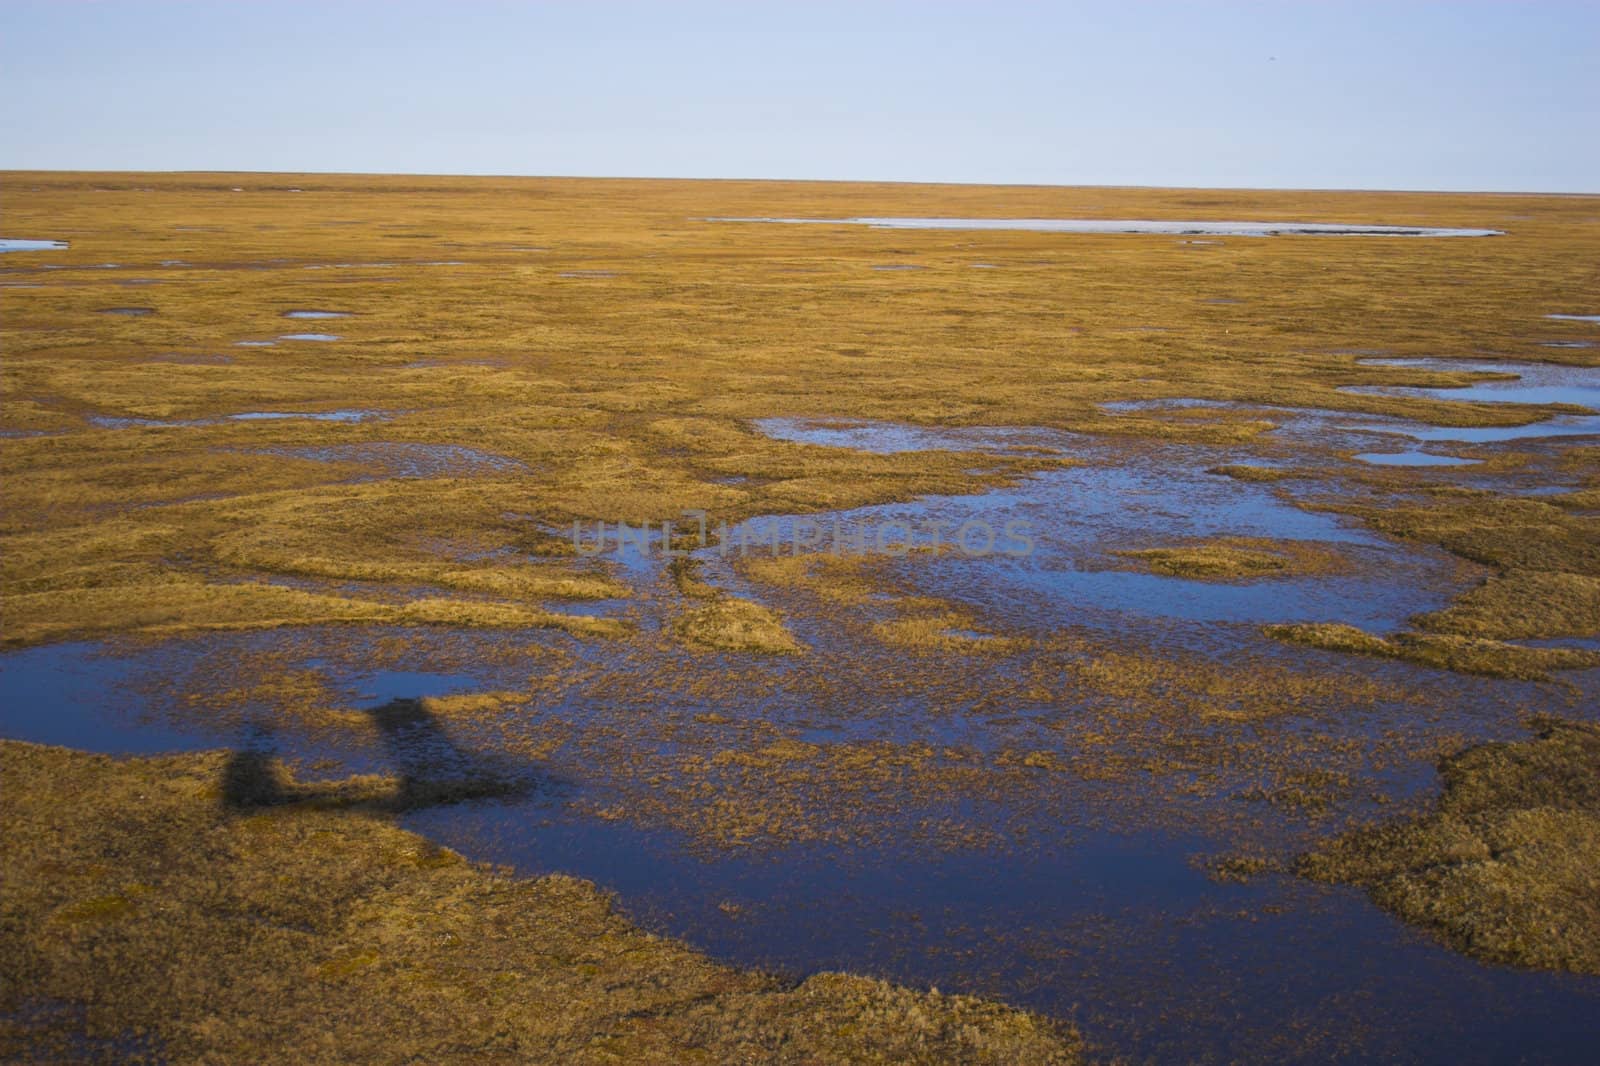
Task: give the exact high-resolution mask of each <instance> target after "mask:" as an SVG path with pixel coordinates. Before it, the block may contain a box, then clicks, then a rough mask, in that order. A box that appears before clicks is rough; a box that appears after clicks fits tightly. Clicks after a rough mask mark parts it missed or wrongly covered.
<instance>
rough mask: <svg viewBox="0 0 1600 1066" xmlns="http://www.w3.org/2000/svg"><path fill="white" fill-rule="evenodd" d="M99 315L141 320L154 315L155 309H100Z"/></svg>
mask: <svg viewBox="0 0 1600 1066" xmlns="http://www.w3.org/2000/svg"><path fill="white" fill-rule="evenodd" d="M99 313H100V314H102V315H127V316H128V317H130V318H142V317H143V316H145V315H153V314H155V313H156V309H155V308H154V307H102V308H100V309H99Z"/></svg>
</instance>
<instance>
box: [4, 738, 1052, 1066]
mask: <svg viewBox="0 0 1600 1066" xmlns="http://www.w3.org/2000/svg"><path fill="white" fill-rule="evenodd" d="M227 763H228V760H227V758H226V757H225V756H224V755H220V754H207V755H196V756H183V757H169V758H162V759H149V760H130V761H125V762H117V761H113V760H110V759H106V758H103V757H98V756H90V755H82V754H77V753H73V752H68V751H65V750H62V749H56V748H42V747H36V746H32V745H24V744H16V743H11V742H6V743H3V744H0V771H3V774H4V778H5V780H6V783H7V802H6V804H5V807H4V811H3V815H0V839H3V841H4V848H5V853H6V857H7V858H6V863H7V870H6V874H7V876H6V893H5V897H4V901H3V903H0V1001H3V1006H4V1008H5V1009H6V1010H7V1012H8V1019H9V1020H8V1021H7V1022H6V1023H5V1027H4V1028H0V1054H5V1055H7V1056H9V1055H11V1054H13V1053H17V1052H20V1051H22V1050H24V1049H29V1050H30V1053H41V1052H43V1051H45V1050H46V1049H49V1048H52V1047H53V1048H55V1049H57V1050H58V1051H59V1053H60V1054H61V1055H62V1056H72V1057H77V1056H78V1055H81V1054H83V1053H84V1051H85V1049H86V1048H93V1047H95V1046H97V1042H104V1043H103V1044H99V1045H98V1046H116V1043H117V1042H118V1041H120V1042H121V1043H122V1045H123V1047H124V1051H123V1053H122V1060H123V1061H127V1060H129V1059H133V1060H137V1059H139V1058H140V1057H141V1056H140V1055H139V1054H138V1049H139V1048H141V1047H144V1048H148V1049H149V1050H150V1054H149V1055H148V1056H145V1057H148V1058H149V1059H151V1060H156V1059H159V1060H160V1061H171V1062H203V1061H225V1060H231V1061H239V1060H245V1059H248V1060H250V1061H252V1062H294V1063H301V1062H335V1061H340V1062H348V1061H350V1060H351V1059H352V1058H359V1059H361V1060H363V1061H369V1062H415V1061H418V1060H420V1059H425V1060H427V1061H430V1062H484V1061H518V1062H560V1063H567V1062H618V1061H631V1062H644V1061H653V1062H669V1061H671V1062H687V1061H705V1062H734V1061H762V1062H795V1063H800V1062H807V1063H810V1062H883V1063H887V1062H951V1061H961V1062H992V1063H1046V1062H1050V1063H1064V1062H1073V1061H1076V1060H1077V1058H1078V1051H1077V1042H1076V1038H1075V1037H1074V1035H1073V1034H1071V1033H1070V1032H1068V1031H1065V1030H1062V1029H1060V1028H1058V1027H1055V1026H1053V1025H1051V1024H1050V1023H1047V1022H1045V1021H1042V1020H1040V1019H1038V1018H1035V1017H1033V1016H1031V1015H1028V1014H1024V1013H1022V1012H1019V1011H1015V1010H1010V1009H1008V1008H1005V1007H999V1006H995V1005H992V1004H989V1003H985V1002H983V1001H981V1000H976V999H972V998H969V997H964V996H948V995H941V994H940V993H938V992H913V991H910V990H907V989H904V988H898V987H895V986H893V985H889V984H886V983H884V982H881V981H874V980H870V979H867V978H862V977H851V976H847V975H843V974H819V975H816V976H814V977H811V978H810V979H808V980H806V981H804V982H802V983H799V984H794V983H790V982H785V981H781V980H778V979H775V978H772V977H768V976H764V975H761V974H756V973H750V972H744V971H739V970H735V969H730V968H728V967H726V966H720V965H717V964H715V963H713V962H711V961H709V960H707V959H706V958H704V957H703V956H700V955H697V954H695V953H694V952H692V951H691V950H689V949H688V948H686V947H684V946H683V945H681V944H678V943H675V942H673V941H670V940H663V939H660V938H657V937H653V936H650V935H648V934H646V933H643V932H641V931H639V930H638V929H636V928H634V927H633V926H631V925H630V924H629V923H628V922H627V921H625V920H624V919H623V918H621V917H620V916H618V915H617V914H616V913H615V912H614V911H613V910H612V908H611V903H610V900H609V899H608V898H607V897H606V896H605V895H604V894H602V893H601V892H599V891H598V890H596V889H595V887H594V886H593V885H591V884H588V883H586V882H582V881H577V880H574V879H572V878H568V877H562V876H552V877H546V878H542V879H540V880H537V881H519V880H514V879H510V878H508V877H505V876H503V875H500V874H497V873H495V872H493V871H491V870H488V869H484V868H479V867H474V866H472V865H470V864H468V863H466V862H465V861H463V860H462V859H461V858H460V857H459V856H457V855H455V854H454V853H452V852H449V851H446V850H444V849H441V848H438V847H436V846H433V845H430V844H428V843H427V842H426V841H424V840H422V839H420V838H418V837H416V836H413V835H412V834H410V833H405V832H402V831H400V830H398V829H395V828H393V827H392V826H390V825H388V824H386V823H385V822H384V821H382V820H381V819H379V818H375V817H373V816H372V815H370V814H366V813H362V812H361V810H359V809H355V808H352V807H350V806H349V805H348V804H346V805H344V806H342V807H341V805H339V804H333V805H330V803H329V802H328V797H327V796H326V794H325V793H326V790H323V793H322V794H319V797H317V798H308V797H301V796H295V795H288V796H279V797H278V798H277V802H275V803H274V804H273V805H270V806H258V805H255V804H254V803H253V801H252V797H250V796H247V795H246V796H240V795H238V794H237V793H236V792H233V791H230V782H229V780H228V766H227ZM369 787H370V785H369ZM360 791H362V789H360V788H358V787H357V786H355V785H352V786H349V787H348V788H347V789H346V792H347V793H349V794H347V795H345V796H344V797H342V798H343V799H344V800H347V801H348V800H351V799H353V798H354V796H353V794H354V793H357V792H360ZM84 796H93V797H94V799H93V801H92V802H82V801H81V797H84ZM41 1000H44V1001H50V1000H57V1001H67V1002H75V1003H88V1004H90V1007H89V1009H88V1011H87V1013H85V1014H82V1015H75V1014H70V1013H69V1014H66V1015H50V1014H49V1013H48V1012H45V1013H44V1014H43V1015H42V1017H41V1018H40V1019H39V1020H38V1021H37V1023H36V1024H35V1025H34V1026H29V1025H28V1024H27V1023H26V1022H25V1020H24V1019H25V1017H26V1015H25V1014H22V1013H17V1011H18V1008H20V1007H22V1006H23V1005H24V1004H25V1003H27V1002H37V1001H41ZM52 1022H54V1025H53V1026H52V1024H51V1023H52Z"/></svg>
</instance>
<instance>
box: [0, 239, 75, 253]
mask: <svg viewBox="0 0 1600 1066" xmlns="http://www.w3.org/2000/svg"><path fill="white" fill-rule="evenodd" d="M66 249H67V242H66V241H39V240H30V239H28V238H25V237H0V252H62V251H65V250H66Z"/></svg>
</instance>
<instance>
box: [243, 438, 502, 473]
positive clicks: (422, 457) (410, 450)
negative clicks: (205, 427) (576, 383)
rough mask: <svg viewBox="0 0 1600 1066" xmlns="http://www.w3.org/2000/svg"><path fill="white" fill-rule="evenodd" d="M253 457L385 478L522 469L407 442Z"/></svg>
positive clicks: (460, 450)
mask: <svg viewBox="0 0 1600 1066" xmlns="http://www.w3.org/2000/svg"><path fill="white" fill-rule="evenodd" d="M256 454H264V455H281V456H284V457H286V458H291V459H312V460H315V461H317V462H321V463H359V464H361V465H362V466H368V467H372V468H373V469H374V470H376V471H378V472H381V474H382V475H383V476H385V477H415V478H428V477H460V476H465V475H471V474H482V473H486V472H507V471H514V470H523V469H526V467H525V466H524V464H523V463H521V462H519V461H518V460H516V459H513V458H511V457H510V456H508V455H496V454H494V453H493V452H485V451H480V450H478V449H477V448H468V447H465V446H463V445H460V444H417V443H413V442H409V441H371V442H368V443H364V444H335V445H328V446H324V447H303V448H302V447H295V448H263V449H261V450H260V451H259V452H257V453H256Z"/></svg>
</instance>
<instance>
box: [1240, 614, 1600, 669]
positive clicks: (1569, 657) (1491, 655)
mask: <svg viewBox="0 0 1600 1066" xmlns="http://www.w3.org/2000/svg"><path fill="white" fill-rule="evenodd" d="M1263 631H1264V632H1265V633H1266V634H1267V636H1269V637H1272V638H1274V639H1276V640H1281V641H1285V642H1288V643H1291V644H1305V645H1309V646H1310V647H1313V648H1321V649H1323V650H1324V651H1343V652H1351V653H1354V654H1357V655H1375V656H1380V657H1382V658H1387V659H1403V660H1405V661H1407V662H1413V663H1418V664H1421V665H1423V666H1433V667H1438V668H1440V669H1443V670H1459V671H1462V672H1464V673H1469V674H1484V675H1486V676H1489V677H1506V678H1514V679H1517V680H1521V681H1549V680H1552V677H1551V672H1552V671H1556V670H1580V669H1587V668H1592V667H1596V666H1600V652H1595V651H1588V650H1584V649H1578V648H1529V647H1523V646H1522V645H1518V644H1507V643H1505V642H1503V641H1498V640H1485V639H1481V638H1477V637H1461V636H1451V635H1444V634H1435V633H1396V634H1393V635H1392V636H1388V637H1379V636H1374V635H1373V634H1371V633H1368V632H1367V631H1365V630H1363V629H1358V628H1356V627H1355V626H1348V625H1341V624H1338V623H1328V622H1311V623H1294V624H1289V625H1272V626H1265V627H1263Z"/></svg>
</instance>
